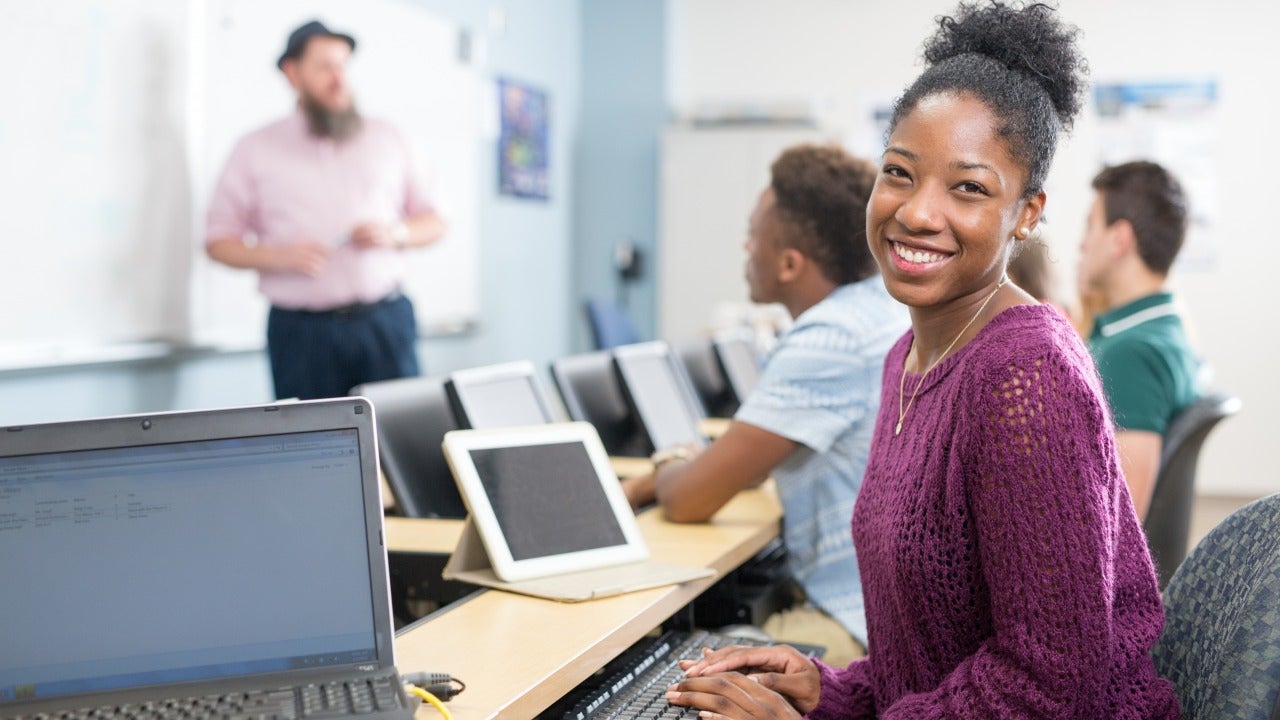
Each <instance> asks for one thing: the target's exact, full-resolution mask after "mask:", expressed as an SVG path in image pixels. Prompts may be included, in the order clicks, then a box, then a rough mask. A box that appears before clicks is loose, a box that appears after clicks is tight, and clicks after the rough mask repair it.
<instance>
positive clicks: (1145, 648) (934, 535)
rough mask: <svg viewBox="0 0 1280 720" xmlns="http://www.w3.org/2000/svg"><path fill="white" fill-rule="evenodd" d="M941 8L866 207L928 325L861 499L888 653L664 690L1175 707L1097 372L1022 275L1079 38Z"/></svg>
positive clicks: (1134, 715)
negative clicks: (1154, 655)
mask: <svg viewBox="0 0 1280 720" xmlns="http://www.w3.org/2000/svg"><path fill="white" fill-rule="evenodd" d="M939 24H940V29H939V31H938V33H937V34H936V35H935V36H934V38H933V39H932V40H931V41H930V42H929V43H927V44H926V46H925V60H926V62H927V63H928V68H927V69H926V70H925V72H924V73H923V74H922V75H921V76H920V77H919V78H917V79H916V81H915V82H914V83H913V84H912V85H911V86H910V87H908V88H907V90H906V92H905V93H904V94H903V96H902V98H901V99H900V100H899V101H898V103H897V105H896V107H895V110H894V114H893V117H892V120H891V122H890V130H889V137H888V143H887V146H886V149H885V152H884V157H883V161H882V164H881V168H880V175H879V178H878V180H877V182H876V186H875V189H874V191H873V192H872V196H871V200H870V203H869V205H868V210H867V242H868V244H869V246H870V249H871V252H872V255H873V256H874V257H875V259H876V262H877V263H878V264H879V266H880V269H881V272H882V274H883V277H884V282H885V286H886V287H887V289H888V290H889V293H890V294H891V295H893V296H894V297H895V298H897V299H898V300H899V301H900V302H902V303H904V304H905V305H907V306H908V307H909V308H910V312H911V317H912V328H911V330H910V331H909V332H908V333H907V334H906V335H905V336H903V338H902V339H901V340H900V341H899V342H898V343H897V345H896V346H895V347H894V348H893V350H891V351H890V353H889V355H888V356H887V358H886V359H885V368H884V380H883V384H882V395H881V403H880V412H879V415H878V417H877V423H876V431H875V437H874V439H873V441H872V446H871V451H870V457H869V460H868V464H867V470H866V475H865V477H864V480H863V486H862V490H861V493H860V495H859V497H858V502H857V504H856V505H855V508H854V514H853V536H854V546H855V548H856V550H857V554H858V561H859V567H860V569H861V574H862V582H863V587H864V596H865V602H866V616H867V625H868V640H869V645H868V657H867V658H866V659H864V660H859V661H856V662H854V663H853V664H851V665H849V666H848V667H847V668H844V669H839V668H832V667H828V666H825V665H823V664H821V663H815V662H813V661H810V660H809V659H807V658H804V657H803V656H800V655H799V654H798V653H796V652H795V651H794V650H788V649H786V648H763V649H761V648H757V649H725V650H720V651H716V652H715V653H710V654H709V655H708V656H707V657H706V658H704V659H703V660H702V661H700V662H698V663H694V664H691V665H689V666H688V667H687V668H686V675H687V677H686V679H685V680H683V681H682V682H680V683H677V684H676V685H675V686H673V687H672V688H671V691H670V694H669V695H668V698H669V699H670V701H671V702H672V703H674V704H678V705H691V706H694V707H698V708H700V709H703V710H706V711H708V712H709V713H710V714H709V715H704V717H728V718H736V717H788V716H791V717H795V716H798V715H799V714H808V716H809V717H811V718H925V717H947V718H973V719H975V720H976V719H978V718H984V719H990V718H1010V719H1012V718H1050V717H1052V718H1102V717H1106V718H1130V719H1134V720H1136V719H1138V718H1152V719H1154V718H1160V719H1169V718H1177V717H1178V716H1179V709H1178V701H1177V698H1176V696H1175V694H1174V690H1173V688H1172V686H1171V685H1170V684H1169V683H1168V682H1166V681H1165V680H1163V679H1161V678H1159V677H1158V676H1157V675H1156V673H1155V667H1154V664H1153V663H1152V661H1151V658H1150V655H1149V651H1150V649H1151V647H1152V645H1153V644H1154V643H1155V640H1156V638H1157V637H1158V636H1159V634H1160V630H1161V627H1162V625H1163V621H1164V616H1163V609H1162V607H1161V604H1160V595H1159V591H1158V589H1157V587H1156V579H1155V574H1154V570H1153V567H1152V563H1151V557H1150V554H1149V552H1148V551H1147V547H1146V542H1145V540H1144V537H1143V534H1142V530H1141V527H1140V526H1139V524H1138V521H1137V517H1136V515H1135V513H1134V509H1133V504H1132V502H1131V501H1130V498H1129V495H1128V492H1127V490H1126V487H1125V484H1124V481H1123V478H1122V477H1121V474H1120V470H1119V463H1118V459H1117V456H1116V450H1115V445H1114V441H1113V438H1112V428H1111V425H1112V421H1111V417H1110V414H1109V412H1108V410H1107V406H1106V402H1105V400H1104V398H1103V396H1102V392H1101V383H1100V381H1099V379H1098V375H1097V372H1096V371H1095V370H1094V367H1093V364H1092V362H1091V361H1090V359H1089V355H1088V352H1087V351H1086V350H1085V348H1084V346H1083V344H1082V343H1081V341H1080V339H1079V337H1078V336H1077V335H1076V334H1075V332H1074V331H1073V330H1072V328H1071V326H1070V325H1069V324H1068V323H1067V322H1066V320H1065V319H1063V317H1062V316H1061V315H1060V314H1059V313H1057V312H1056V311H1054V310H1053V309H1052V308H1050V307H1049V306H1045V305H1040V304H1039V303H1038V302H1036V300H1035V299H1034V298H1032V297H1031V296H1030V295H1028V294H1027V293H1025V292H1023V291H1022V290H1021V289H1019V288H1018V287H1017V286H1015V285H1013V284H1011V283H1009V282H1008V280H1007V278H1006V275H1005V270H1006V266H1007V264H1008V261H1009V258H1010V256H1011V254H1012V253H1013V252H1014V251H1015V247H1016V244H1017V243H1019V242H1023V241H1025V240H1026V239H1027V237H1028V236H1029V235H1030V234H1031V233H1032V231H1033V230H1034V229H1035V227H1036V224H1037V223H1038V222H1039V221H1040V218H1041V214H1042V213H1043V211H1044V207H1045V202H1046V196H1045V192H1044V189H1043V185H1044V180H1045V176H1046V175H1047V173H1048V170H1049V166H1050V164H1051V163H1052V160H1053V155H1054V151H1055V149H1056V145H1057V140H1058V136H1059V134H1060V132H1062V131H1063V130H1064V129H1066V128H1069V127H1070V125H1071V122H1072V120H1073V118H1074V116H1075V114H1076V113H1077V112H1078V110H1079V108H1080V96H1081V93H1082V92H1083V88H1084V78H1083V76H1084V73H1085V63H1084V61H1083V59H1082V58H1081V57H1080V56H1079V54H1078V51H1077V49H1076V43H1075V40H1076V34H1077V31H1076V30H1075V28H1072V27H1069V26H1066V25H1064V24H1063V23H1062V22H1061V21H1060V20H1059V19H1058V17H1057V14H1056V12H1055V11H1054V10H1053V9H1052V8H1050V7H1048V6H1045V5H1041V4H1034V5H1025V6H1024V5H1005V4H1002V3H999V2H991V3H990V4H981V5H977V4H974V5H969V4H964V5H961V7H960V9H959V11H958V12H957V14H956V15H955V17H948V18H942V19H940V21H939Z"/></svg>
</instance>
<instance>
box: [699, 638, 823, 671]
mask: <svg viewBox="0 0 1280 720" xmlns="http://www.w3.org/2000/svg"><path fill="white" fill-rule="evenodd" d="M805 665H811V663H809V661H808V660H807V659H806V658H805V657H804V656H803V655H801V654H800V653H799V652H797V651H796V650H795V648H792V647H789V646H787V645H774V646H772V647H743V646H740V645H731V646H729V647H726V648H721V649H719V650H713V651H710V652H707V651H705V650H704V651H703V658H702V659H701V660H698V661H696V662H694V663H693V664H691V665H689V666H688V667H685V666H684V663H681V667H682V668H683V669H684V671H685V675H687V676H688V677H698V676H700V675H710V674H714V673H723V672H733V671H740V670H752V671H756V672H783V673H785V672H793V671H798V670H801V669H802V668H803V666H805Z"/></svg>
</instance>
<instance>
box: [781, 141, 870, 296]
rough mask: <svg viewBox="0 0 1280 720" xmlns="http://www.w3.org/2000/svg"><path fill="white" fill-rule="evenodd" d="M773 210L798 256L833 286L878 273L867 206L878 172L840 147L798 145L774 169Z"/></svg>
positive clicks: (786, 152)
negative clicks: (810, 262) (869, 237)
mask: <svg viewBox="0 0 1280 720" xmlns="http://www.w3.org/2000/svg"><path fill="white" fill-rule="evenodd" d="M770 173H771V175H772V179H771V180H770V183H769V186H770V187H771V188H772V189H773V194H774V208H775V209H776V211H777V213H778V217H779V219H780V220H781V221H782V222H783V224H784V225H786V226H788V227H787V232H786V240H785V242H786V243H787V245H788V246H790V247H793V248H795V249H796V250H799V251H800V252H801V253H802V254H804V256H805V257H808V258H810V259H811V260H813V261H814V262H815V263H817V264H818V267H819V268H820V269H821V270H822V274H823V276H824V277H826V278H827V279H828V280H830V281H831V282H833V283H836V284H837V285H845V284H848V283H851V282H857V281H858V280H862V279H864V278H868V277H871V276H872V275H875V274H876V272H877V267H876V261H875V258H874V257H872V255H871V250H870V248H868V247H867V201H868V199H870V197H871V188H872V187H873V186H874V185H875V182H876V168H875V167H874V166H873V165H872V164H871V163H869V162H867V161H866V160H862V159H859V158H856V157H854V156H853V155H850V154H849V153H848V151H846V150H845V149H844V148H842V147H840V146H838V145H810V144H805V145H797V146H795V147H792V148H788V149H787V150H785V151H784V152H783V153H782V154H781V155H780V156H778V159H777V160H775V161H774V162H773V166H772V167H771V168H770Z"/></svg>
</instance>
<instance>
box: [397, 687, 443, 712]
mask: <svg viewBox="0 0 1280 720" xmlns="http://www.w3.org/2000/svg"><path fill="white" fill-rule="evenodd" d="M405 689H406V690H408V691H409V694H410V695H413V696H414V697H418V698H422V701H423V702H425V703H429V704H431V705H432V706H433V707H434V708H435V709H437V710H439V711H440V714H441V715H442V716H444V720H453V715H451V714H449V708H447V707H445V706H444V703H442V702H440V698H438V697H436V696H435V695H432V694H431V693H429V692H427V691H426V690H423V689H422V688H420V687H418V686H417V685H406V686H405Z"/></svg>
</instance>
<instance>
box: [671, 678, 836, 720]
mask: <svg viewBox="0 0 1280 720" xmlns="http://www.w3.org/2000/svg"><path fill="white" fill-rule="evenodd" d="M756 677H757V676H755V675H750V676H748V675H743V674H741V673H736V672H727V673H717V674H711V675H701V676H699V677H696V678H686V679H684V680H681V681H680V682H678V683H676V684H675V685H672V686H671V687H669V688H667V702H669V703H671V704H672V705H680V706H684V707H691V708H694V709H696V710H701V711H702V712H701V713H699V717H701V718H704V719H708V720H709V719H715V720H721V719H724V720H756V719H757V718H760V719H763V718H799V717H800V713H799V712H797V711H796V708H795V707H793V706H792V705H791V703H790V702H788V700H787V698H785V697H783V696H781V695H779V694H778V693H776V692H774V691H773V690H770V689H769V688H767V687H765V686H764V684H763V683H762V682H760V681H759V680H757V679H756ZM814 705H817V701H816V700H815V701H814Z"/></svg>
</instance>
